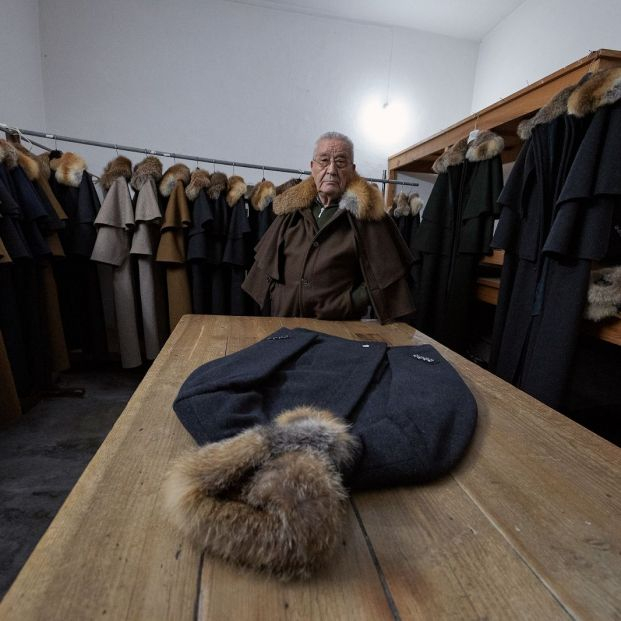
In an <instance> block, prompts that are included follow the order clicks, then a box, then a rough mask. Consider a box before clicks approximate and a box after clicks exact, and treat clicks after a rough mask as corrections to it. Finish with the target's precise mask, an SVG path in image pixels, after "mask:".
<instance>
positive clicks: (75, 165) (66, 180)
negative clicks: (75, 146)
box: [50, 151, 86, 188]
mask: <svg viewBox="0 0 621 621" xmlns="http://www.w3.org/2000/svg"><path fill="white" fill-rule="evenodd" d="M50 165H51V166H52V169H53V170H56V173H55V175H56V181H58V183H60V184H62V185H68V186H71V187H72V188H78V187H80V183H81V182H82V173H83V172H84V171H85V170H86V162H85V161H84V159H83V158H82V157H80V156H79V155H78V154H77V153H72V152H71V151H66V152H65V153H63V154H62V155H61V156H60V157H59V158H58V159H55V160H50ZM54 167H55V168H54Z"/></svg>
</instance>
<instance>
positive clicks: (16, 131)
mask: <svg viewBox="0 0 621 621" xmlns="http://www.w3.org/2000/svg"><path fill="white" fill-rule="evenodd" d="M0 128H2V130H3V131H4V132H5V134H7V135H9V134H11V135H18V136H20V135H25V136H37V137H39V138H47V139H49V140H54V141H55V142H56V141H60V142H73V143H76V144H86V145H90V146H93V147H102V148H105V149H113V150H115V151H117V152H118V151H119V150H121V151H131V152H134V153H143V154H144V155H145V156H146V155H158V156H160V157H170V158H172V159H173V160H188V161H191V162H196V163H197V165H198V162H206V163H208V164H213V165H214V166H215V165H216V164H218V165H221V166H231V167H233V168H235V167H240V168H253V169H255V170H262V171H266V170H269V171H274V172H285V173H293V174H295V175H310V174H311V173H310V171H309V170H300V169H297V168H283V167H281V166H266V165H264V164H247V163H245V162H234V161H229V160H219V159H215V158H211V157H200V156H198V155H186V154H183V153H172V152H170V151H161V150H159V149H148V148H146V147H131V146H127V145H121V144H115V143H112V142H101V141H98V140H88V139H85V138H72V137H71V136H60V135H58V134H48V133H45V132H40V131H35V130H32V129H21V128H18V127H12V126H10V125H7V124H6V123H0ZM33 144H35V143H33ZM36 146H38V147H41V145H39V144H37V145H36ZM41 148H44V149H47V150H49V148H48V147H41ZM383 174H384V177H383V178H381V179H378V178H373V177H365V179H366V180H367V181H371V182H375V183H381V184H382V192H383V193H384V192H385V190H386V185H391V184H392V185H397V186H399V185H404V186H406V185H407V186H418V185H419V184H418V183H417V182H415V181H399V180H396V179H388V178H386V171H385V170H384V173H383Z"/></svg>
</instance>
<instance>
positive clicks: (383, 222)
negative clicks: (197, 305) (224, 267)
mask: <svg viewBox="0 0 621 621" xmlns="http://www.w3.org/2000/svg"><path fill="white" fill-rule="evenodd" d="M316 195H317V189H316V187H315V182H314V180H313V179H312V177H309V178H308V179H306V180H305V181H304V182H302V183H300V184H299V185H296V186H294V187H293V188H291V189H289V190H288V191H286V192H284V193H283V194H281V195H280V196H278V197H276V198H275V199H274V213H275V214H276V215H277V216H278V217H277V218H276V220H274V222H273V224H272V225H271V227H270V228H269V229H268V231H267V232H266V233H265V235H264V236H263V237H262V239H261V241H260V242H259V243H258V244H257V246H256V248H255V250H256V256H255V263H254V265H253V266H252V269H251V270H250V272H249V273H248V276H247V278H246V280H245V281H244V283H243V285H242V288H243V289H244V291H246V292H247V293H248V294H249V295H250V296H251V297H252V298H254V300H255V301H256V302H257V303H258V304H259V305H260V306H261V307H263V306H264V305H265V304H266V303H269V304H270V312H271V314H272V315H273V316H279V317H283V316H293V317H317V318H318V319H355V318H359V315H357V314H356V312H355V310H354V308H353V304H352V298H351V293H352V291H353V289H355V288H356V287H357V286H358V285H359V284H360V283H361V282H363V281H364V282H365V284H366V287H367V290H368V292H369V296H370V298H371V303H372V305H373V309H374V311H375V314H376V315H377V317H378V318H379V319H380V321H381V322H382V323H384V322H386V321H390V320H391V319H396V318H398V317H403V316H405V315H408V314H410V313H412V312H413V310H414V305H413V302H412V298H411V295H410V291H409V287H408V283H407V274H408V271H409V267H410V265H411V263H412V260H413V259H412V256H411V254H410V252H409V250H408V248H407V246H406V245H405V243H404V242H403V240H402V239H401V236H400V235H399V231H398V230H397V228H396V227H395V225H394V223H393V222H392V220H391V219H390V218H389V217H387V215H386V213H385V212H384V205H383V199H382V195H381V193H380V192H379V190H378V189H377V188H375V187H374V186H372V185H370V184H369V183H367V182H366V181H364V180H363V179H362V178H360V177H357V176H356V177H355V178H354V179H353V180H352V181H351V182H350V184H349V185H348V187H347V188H346V190H345V193H344V194H343V196H342V197H341V200H340V202H339V209H338V210H337V212H336V214H335V215H334V216H333V218H332V220H331V221H330V222H329V223H328V224H326V225H325V226H324V227H323V228H322V229H321V230H319V227H318V226H317V224H316V223H315V219H314V217H313V214H312V211H311V209H310V207H311V205H312V204H313V201H314V200H315V197H316Z"/></svg>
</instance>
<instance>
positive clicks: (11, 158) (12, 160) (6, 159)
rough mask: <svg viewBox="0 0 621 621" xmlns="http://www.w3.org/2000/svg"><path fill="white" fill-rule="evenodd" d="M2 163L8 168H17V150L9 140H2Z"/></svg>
mask: <svg viewBox="0 0 621 621" xmlns="http://www.w3.org/2000/svg"><path fill="white" fill-rule="evenodd" d="M0 162H2V163H3V164H4V165H5V166H6V167H7V168H15V167H16V166H17V149H16V148H15V147H14V146H13V145H12V144H11V143H10V142H8V141H7V140H0Z"/></svg>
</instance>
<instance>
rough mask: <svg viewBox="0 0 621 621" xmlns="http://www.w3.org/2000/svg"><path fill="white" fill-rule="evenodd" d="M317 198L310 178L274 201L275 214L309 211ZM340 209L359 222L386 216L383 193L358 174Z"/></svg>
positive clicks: (312, 180)
mask: <svg viewBox="0 0 621 621" xmlns="http://www.w3.org/2000/svg"><path fill="white" fill-rule="evenodd" d="M316 196H317V187H316V186H315V180H314V179H313V178H312V177H308V179H305V180H304V181H302V183H299V184H298V185H295V186H293V187H292V188H290V189H288V190H287V191H286V192H283V193H282V194H281V195H280V196H277V197H276V198H275V199H274V213H275V214H276V215H277V216H281V215H284V214H287V213H292V212H294V211H298V210H300V209H308V208H309V207H310V206H311V205H312V203H313V201H314V200H315V197H316ZM339 209H346V210H347V211H349V212H351V213H352V215H353V216H354V217H356V218H358V220H381V219H382V218H383V217H384V216H385V215H386V212H385V211H384V199H383V198H382V193H381V192H380V191H379V189H378V188H376V187H375V186H374V185H371V184H370V183H368V182H367V181H365V180H364V179H363V178H362V177H360V176H358V175H356V174H355V175H354V177H353V178H352V180H351V181H350V182H349V185H348V186H347V187H346V188H345V192H344V193H343V196H341V199H340V201H339Z"/></svg>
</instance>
